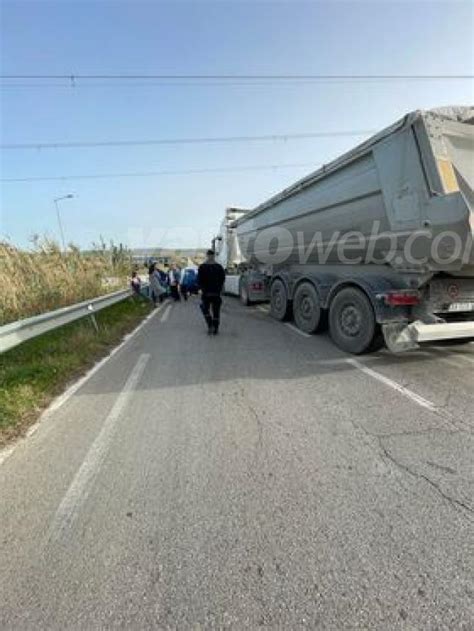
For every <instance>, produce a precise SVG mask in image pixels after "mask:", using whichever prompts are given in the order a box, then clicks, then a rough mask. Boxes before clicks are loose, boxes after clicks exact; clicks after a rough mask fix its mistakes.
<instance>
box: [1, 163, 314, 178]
mask: <svg viewBox="0 0 474 631" xmlns="http://www.w3.org/2000/svg"><path fill="white" fill-rule="evenodd" d="M318 166H321V165H318V164H314V162H294V163H288V164H253V165H247V166H235V167H215V168H204V169H186V170H182V171H136V172H134V173H92V174H86V175H56V176H33V177H13V178H2V179H0V182H4V183H7V182H10V183H13V182H53V181H61V180H101V179H109V178H122V177H157V176H163V175H196V174H201V173H202V174H204V173H237V172H244V171H276V170H279V169H299V168H308V167H312V168H316V167H318Z"/></svg>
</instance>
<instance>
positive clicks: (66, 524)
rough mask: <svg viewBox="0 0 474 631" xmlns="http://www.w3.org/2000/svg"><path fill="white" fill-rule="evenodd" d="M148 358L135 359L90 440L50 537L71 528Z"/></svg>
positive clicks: (58, 535) (52, 525)
mask: <svg viewBox="0 0 474 631" xmlns="http://www.w3.org/2000/svg"><path fill="white" fill-rule="evenodd" d="M149 359H150V355H145V354H143V355H140V357H139V358H138V361H137V363H136V364H135V366H134V367H133V369H132V372H131V373H130V375H129V377H128V379H127V381H126V383H125V385H124V387H123V389H122V390H121V392H120V394H119V395H118V397H117V399H116V401H115V403H114V405H113V407H112V409H111V410H110V412H109V414H108V415H107V417H106V419H105V421H104V423H103V425H102V429H101V430H100V432H99V434H98V436H97V437H96V439H95V440H94V442H93V443H92V446H91V447H90V449H89V451H88V452H87V454H86V457H85V458H84V461H83V463H82V464H81V466H80V468H79V470H78V472H77V473H76V475H75V476H74V479H73V481H72V483H71V485H70V486H69V488H68V490H67V491H66V494H65V495H64V497H63V499H62V501H61V504H60V505H59V508H58V510H57V511H56V514H55V516H54V518H53V521H52V524H51V528H50V536H49V539H50V540H57V539H58V538H59V537H60V535H61V533H63V532H64V531H65V530H66V529H68V528H70V527H71V526H72V524H73V523H74V520H75V518H76V517H77V514H78V511H79V508H80V507H81V506H82V504H83V503H84V501H85V500H86V498H87V496H88V494H89V492H90V490H91V488H92V485H93V482H94V479H95V478H96V476H97V474H98V472H99V470H100V467H101V465H102V463H103V461H104V459H105V456H106V454H107V451H108V449H109V447H110V443H111V441H112V438H113V436H114V433H115V430H116V427H117V421H118V420H119V418H120V416H121V414H122V412H123V411H124V409H125V407H126V405H127V403H128V402H129V400H130V397H131V396H132V395H133V393H134V391H135V389H136V387H137V384H138V382H139V381H140V378H141V376H142V375H143V372H144V370H145V367H146V365H147V363H148V360H149Z"/></svg>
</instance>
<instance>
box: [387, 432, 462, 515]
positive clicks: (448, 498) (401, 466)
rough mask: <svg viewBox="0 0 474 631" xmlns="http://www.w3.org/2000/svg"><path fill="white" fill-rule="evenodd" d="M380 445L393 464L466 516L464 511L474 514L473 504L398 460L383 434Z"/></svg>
mask: <svg viewBox="0 0 474 631" xmlns="http://www.w3.org/2000/svg"><path fill="white" fill-rule="evenodd" d="M379 445H380V449H381V450H382V453H383V455H384V456H385V458H386V459H387V460H389V461H390V462H391V463H392V464H394V465H395V466H396V467H397V468H398V469H400V470H402V471H404V472H405V473H408V474H409V475H411V476H412V477H414V478H417V479H418V480H424V481H425V482H427V483H428V484H429V485H430V486H431V487H432V488H433V489H434V490H435V491H436V493H438V495H440V496H441V497H442V498H443V499H444V500H446V501H447V502H448V503H449V504H451V505H452V506H455V507H456V508H458V509H461V514H463V515H464V516H465V517H466V515H465V514H464V512H463V511H467V512H468V513H469V514H470V515H474V509H473V508H472V507H471V506H469V504H466V503H465V502H463V501H461V500H458V499H456V498H455V497H452V496H451V495H449V494H448V493H446V491H444V490H443V489H442V488H441V487H440V486H439V484H437V483H436V482H434V480H432V479H431V478H429V477H428V476H427V475H425V474H424V473H419V472H417V471H414V470H413V469H411V468H410V467H409V466H408V465H406V464H403V463H402V462H400V461H399V460H397V458H395V456H394V455H393V454H392V453H391V452H390V451H389V449H387V447H386V446H385V445H384V444H383V438H382V437H381V436H380V437H379ZM468 520H469V521H471V522H472V521H473V520H472V519H470V518H469V517H468Z"/></svg>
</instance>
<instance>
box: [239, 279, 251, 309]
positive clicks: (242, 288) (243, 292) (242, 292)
mask: <svg viewBox="0 0 474 631" xmlns="http://www.w3.org/2000/svg"><path fill="white" fill-rule="evenodd" d="M239 297H240V302H241V303H242V304H243V305H245V306H246V307H248V306H250V305H251V304H252V303H251V300H250V296H249V288H248V285H247V281H245V280H244V279H241V281H240V285H239Z"/></svg>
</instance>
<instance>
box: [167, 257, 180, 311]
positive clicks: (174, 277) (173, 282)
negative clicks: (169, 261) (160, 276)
mask: <svg viewBox="0 0 474 631" xmlns="http://www.w3.org/2000/svg"><path fill="white" fill-rule="evenodd" d="M180 280H181V270H180V269H179V268H178V267H176V265H174V264H173V265H172V266H171V269H170V272H169V282H170V291H171V296H172V298H173V300H174V301H175V302H178V301H179V300H181V296H180V295H179V281H180Z"/></svg>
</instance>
